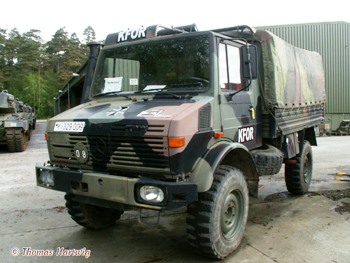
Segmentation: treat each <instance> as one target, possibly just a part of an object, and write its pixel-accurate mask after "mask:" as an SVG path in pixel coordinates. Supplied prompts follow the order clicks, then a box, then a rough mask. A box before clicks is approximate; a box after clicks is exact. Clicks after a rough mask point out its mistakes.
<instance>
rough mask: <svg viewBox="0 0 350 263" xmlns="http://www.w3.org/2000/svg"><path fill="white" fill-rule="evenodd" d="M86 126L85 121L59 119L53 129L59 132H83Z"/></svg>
mask: <svg viewBox="0 0 350 263" xmlns="http://www.w3.org/2000/svg"><path fill="white" fill-rule="evenodd" d="M84 127H85V122H83V121H58V122H56V123H55V127H54V128H53V130H54V131H57V132H82V131H83V130H84Z"/></svg>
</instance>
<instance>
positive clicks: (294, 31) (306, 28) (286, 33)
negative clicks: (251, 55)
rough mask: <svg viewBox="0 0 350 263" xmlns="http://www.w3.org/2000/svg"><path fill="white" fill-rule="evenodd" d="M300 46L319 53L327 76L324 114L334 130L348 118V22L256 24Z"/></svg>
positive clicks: (349, 74)
mask: <svg viewBox="0 0 350 263" xmlns="http://www.w3.org/2000/svg"><path fill="white" fill-rule="evenodd" d="M256 28H258V29H264V30H269V31H271V32H273V33H274V34H276V35H277V36H279V37H281V38H282V39H284V40H286V41H287V42H289V43H291V44H292V45H295V46H297V47H300V48H304V49H307V50H311V51H316V52H318V53H320V54H321V55H322V59H323V67H324V71H325V80H326V94H327V104H326V118H325V122H327V123H330V124H331V128H332V129H333V130H335V129H336V128H337V127H338V126H339V123H340V122H341V120H343V119H350V51H349V49H350V23H346V22H327V23H312V24H294V25H278V26H263V27H256Z"/></svg>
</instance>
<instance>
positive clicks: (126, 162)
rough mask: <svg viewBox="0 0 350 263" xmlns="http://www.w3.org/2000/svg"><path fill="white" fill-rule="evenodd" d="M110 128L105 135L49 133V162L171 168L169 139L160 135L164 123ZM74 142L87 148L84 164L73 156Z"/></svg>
mask: <svg viewBox="0 0 350 263" xmlns="http://www.w3.org/2000/svg"><path fill="white" fill-rule="evenodd" d="M110 130H111V132H110V134H109V135H105V136H96V135H88V136H83V135H81V134H75V133H71V134H66V136H64V137H65V140H62V137H63V136H62V134H61V136H59V137H58V136H56V134H52V136H51V137H50V141H51V147H50V148H51V159H52V162H54V163H55V162H57V163H60V164H64V165H66V166H72V167H83V168H84V169H93V170H100V171H101V170H104V171H134V172H137V171H143V172H147V171H148V170H152V171H153V170H154V169H156V170H160V171H162V172H170V168H169V158H168V157H167V156H168V142H167V137H166V136H163V135H164V133H165V128H164V126H163V125H153V126H142V125H130V126H129V127H128V126H127V125H112V126H111V128H110ZM140 133H141V134H140ZM152 133H153V134H152ZM156 134H158V136H156ZM159 134H161V135H159ZM77 143H82V144H84V145H85V146H86V148H87V149H88V153H89V159H88V161H87V162H86V163H84V164H81V163H79V162H78V160H77V158H76V157H75V153H74V147H75V145H76V144H77Z"/></svg>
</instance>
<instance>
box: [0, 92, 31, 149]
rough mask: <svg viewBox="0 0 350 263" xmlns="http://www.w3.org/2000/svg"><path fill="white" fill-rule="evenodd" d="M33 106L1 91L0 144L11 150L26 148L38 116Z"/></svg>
mask: <svg viewBox="0 0 350 263" xmlns="http://www.w3.org/2000/svg"><path fill="white" fill-rule="evenodd" d="M34 116H35V115H34V114H33V111H32V108H31V107H30V106H29V105H27V104H25V103H23V102H22V101H19V100H18V99H16V98H15V97H14V96H13V95H11V94H10V93H8V92H7V91H6V90H3V91H2V92H1V93H0V144H3V145H7V148H8V150H9V152H23V151H25V150H26V148H27V145H28V140H29V139H30V136H31V132H32V130H33V129H34V128H35V122H36V118H35V117H34Z"/></svg>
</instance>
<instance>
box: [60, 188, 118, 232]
mask: <svg viewBox="0 0 350 263" xmlns="http://www.w3.org/2000/svg"><path fill="white" fill-rule="evenodd" d="M64 198H65V199H66V207H67V209H68V213H69V214H70V215H71V218H72V219H73V220H74V221H75V222H76V223H77V224H79V225H81V226H83V227H85V228H87V229H92V230H100V229H104V228H107V227H110V226H113V225H114V224H115V223H116V221H117V220H118V219H120V216H121V215H122V214H123V211H118V210H114V209H110V208H105V207H99V206H95V205H90V204H84V203H80V202H78V201H76V200H75V199H74V195H73V194H66V195H65V196H64Z"/></svg>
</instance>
